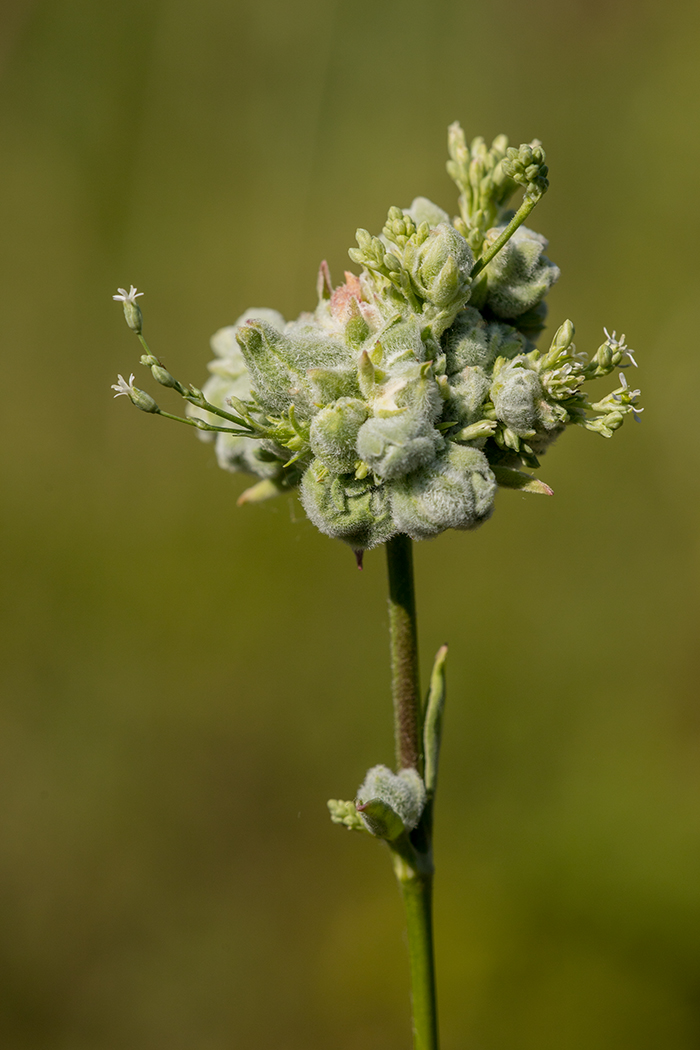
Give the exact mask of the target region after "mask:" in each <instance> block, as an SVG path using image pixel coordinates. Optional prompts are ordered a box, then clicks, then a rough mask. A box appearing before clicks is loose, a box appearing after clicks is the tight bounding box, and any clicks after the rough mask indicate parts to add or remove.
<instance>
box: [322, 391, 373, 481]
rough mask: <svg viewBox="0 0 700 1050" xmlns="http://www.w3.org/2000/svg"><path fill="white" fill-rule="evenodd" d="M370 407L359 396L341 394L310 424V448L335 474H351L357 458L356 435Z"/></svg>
mask: <svg viewBox="0 0 700 1050" xmlns="http://www.w3.org/2000/svg"><path fill="white" fill-rule="evenodd" d="M368 415H369V408H368V406H367V404H366V403H365V402H364V401H360V400H358V399H357V398H351V397H342V398H339V400H337V401H335V402H334V403H333V404H332V405H328V407H327V408H324V409H322V410H321V411H320V412H319V413H318V415H317V416H315V417H314V419H313V421H312V423H311V430H310V437H309V440H310V443H311V449H312V451H313V453H314V455H316V456H317V457H318V459H319V460H320V461H321V463H323V465H324V466H326V467H328V469H329V470H331V471H333V473H335V474H347V473H352V472H353V471H354V470H355V463H356V461H357V449H356V443H357V435H358V432H359V430H360V427H361V426H362V424H363V423H364V422H365V420H366V419H367V417H368Z"/></svg>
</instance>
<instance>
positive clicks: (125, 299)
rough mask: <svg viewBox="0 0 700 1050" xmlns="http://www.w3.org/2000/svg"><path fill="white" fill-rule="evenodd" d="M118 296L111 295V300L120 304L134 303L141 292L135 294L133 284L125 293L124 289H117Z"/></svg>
mask: <svg viewBox="0 0 700 1050" xmlns="http://www.w3.org/2000/svg"><path fill="white" fill-rule="evenodd" d="M117 291H118V292H119V295H113V296H112V298H113V299H116V300H117V301H118V302H120V303H136V300H137V299H138V297H139V296H140V295H143V292H137V291H136V289H135V288H134V286H133V284H132V285H131V287H130V288H129V291H128V292H127V290H126V288H117Z"/></svg>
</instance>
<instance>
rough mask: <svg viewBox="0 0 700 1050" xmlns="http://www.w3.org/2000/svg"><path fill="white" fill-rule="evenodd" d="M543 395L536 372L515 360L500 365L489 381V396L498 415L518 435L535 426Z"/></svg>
mask: <svg viewBox="0 0 700 1050" xmlns="http://www.w3.org/2000/svg"><path fill="white" fill-rule="evenodd" d="M543 396H544V391H543V390H542V384H541V382H540V379H539V376H538V375H537V373H536V372H534V371H532V370H531V369H529V368H524V367H520V366H519V365H518V364H517V363H513V364H506V365H505V366H504V367H503V368H501V370H500V371H499V373H498V375H497V377H496V378H495V379H494V381H493V383H492V385H491V400H492V401H493V406H494V408H495V410H496V415H497V417H498V419H499V420H501V422H502V423H504V424H505V425H506V427H508V429H509V430H511V431H512V432H513V433H514V434H517V435H520V436H527V435H528V434H531V433H532V432H533V431H535V430H536V428H537V424H538V421H539V402H541V401H542V398H543Z"/></svg>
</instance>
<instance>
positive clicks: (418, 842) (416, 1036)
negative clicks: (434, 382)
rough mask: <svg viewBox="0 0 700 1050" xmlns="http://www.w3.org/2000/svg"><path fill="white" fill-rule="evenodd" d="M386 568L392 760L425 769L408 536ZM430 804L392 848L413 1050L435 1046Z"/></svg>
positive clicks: (390, 549)
mask: <svg viewBox="0 0 700 1050" xmlns="http://www.w3.org/2000/svg"><path fill="white" fill-rule="evenodd" d="M386 548H387V565H388V569H389V632H390V639H391V682H392V693H393V698H394V725H395V732H396V761H397V765H398V767H399V769H407V768H412V769H416V770H418V772H419V773H421V775H422V773H423V747H422V725H421V723H422V717H421V708H420V696H419V684H418V631H417V625H416V600H415V590H414V584H413V550H412V543H411V540H410V539H409V537H408V536H395V537H394V538H393V539H392V540H389V542H388V543H387V545H386ZM431 824H432V805H431V804H430V803H429V804H428V805H427V806H426V809H425V812H424V815H423V818H422V820H421V823H420V824H419V825H418V827H417V828H416V829H415V831H414V832H413V833H412V835H411V840H410V842H409V841H408V840H407V841H406V843H405V844H404V846H405V848H401V847H399V845H398V843H397V844H396V846H395V847H394V848H393V850H392V852H393V859H394V870H395V872H396V877H397V879H398V882H399V887H400V889H401V896H402V899H403V902H404V908H405V910H406V926H407V929H408V954H409V963H410V969H411V1002H412V1007H413V1046H414V1050H439V1044H438V1025H437V998H436V993H435V959H434V951H433V921H432V889H433V858H432V848H431V831H432V827H431Z"/></svg>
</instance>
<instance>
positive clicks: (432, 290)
mask: <svg viewBox="0 0 700 1050" xmlns="http://www.w3.org/2000/svg"><path fill="white" fill-rule="evenodd" d="M473 265H474V256H473V254H472V251H471V248H470V247H469V245H468V244H467V242H466V241H465V239H464V237H462V235H461V234H459V233H457V231H456V230H455V229H454V227H453V226H449V225H448V224H447V223H440V224H439V225H438V226H435V227H434V228H433V229H431V231H430V234H429V235H428V238H427V240H426V241H425V242H424V243H423V244H422V245H420V246H419V247H418V248H415V247H413V246H412V245H411V244H409V245H407V247H406V250H405V252H404V266H405V267H406V268H407V269H408V270H409V272H410V274H411V279H412V281H413V283H414V285H415V286H416V288H417V290H418V293H419V294H420V295H421V296H422V298H423V299H426V300H428V301H429V302H431V303H433V305H435V306H437V307H439V308H440V309H446V308H449V307H450V306H453V305H455V304H457V303H460V305H461V304H462V303H464V302H466V300H467V299H468V298H469V285H470V279H469V274H470V272H471V269H472V267H473Z"/></svg>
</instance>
